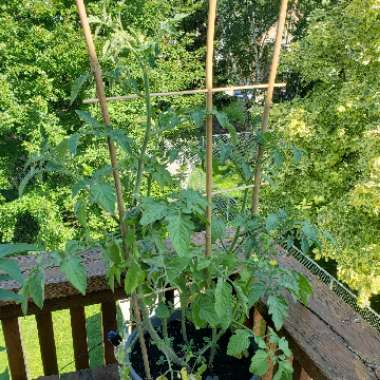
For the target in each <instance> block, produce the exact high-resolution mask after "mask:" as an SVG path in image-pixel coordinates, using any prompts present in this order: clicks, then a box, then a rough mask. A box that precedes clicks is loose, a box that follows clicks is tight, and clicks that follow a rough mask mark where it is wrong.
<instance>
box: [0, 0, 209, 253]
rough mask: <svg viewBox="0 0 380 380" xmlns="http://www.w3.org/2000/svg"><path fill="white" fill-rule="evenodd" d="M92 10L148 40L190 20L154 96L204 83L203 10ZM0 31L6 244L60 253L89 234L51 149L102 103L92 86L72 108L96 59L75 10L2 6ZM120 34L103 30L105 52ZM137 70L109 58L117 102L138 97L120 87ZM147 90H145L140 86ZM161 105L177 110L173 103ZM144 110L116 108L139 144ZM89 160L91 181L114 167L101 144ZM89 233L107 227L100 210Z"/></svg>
mask: <svg viewBox="0 0 380 380" xmlns="http://www.w3.org/2000/svg"><path fill="white" fill-rule="evenodd" d="M88 6H89V12H90V13H91V14H92V15H95V16H99V17H100V18H101V19H102V20H105V21H106V20H107V17H108V20H111V18H115V17H116V16H120V18H121V20H122V22H123V23H124V24H125V25H128V26H129V27H131V28H132V27H133V28H137V29H139V30H142V31H144V32H145V33H146V34H147V35H148V36H154V35H155V34H156V33H157V31H158V30H159V29H160V28H161V26H162V24H163V23H164V21H166V20H167V19H172V18H175V15H177V14H178V13H185V14H186V13H188V14H189V16H188V17H184V18H179V19H178V23H177V24H176V26H175V28H176V29H178V31H179V33H178V34H177V37H176V38H175V39H167V40H165V39H164V38H163V40H162V46H163V51H162V54H161V59H160V60H159V61H158V64H157V69H156V71H155V78H153V80H152V82H153V83H152V89H153V90H161V89H162V90H165V89H170V90H176V89H183V88H187V87H194V86H196V85H197V83H198V81H200V80H202V77H203V70H202V66H201V65H199V58H200V57H202V54H203V52H202V51H201V50H199V49H198V48H197V47H196V46H195V45H194V43H193V42H194V41H195V38H196V36H195V31H196V30H197V28H199V27H200V25H199V20H197V22H194V20H193V18H192V14H194V13H196V12H199V11H200V10H201V8H202V6H203V5H202V2H200V1H175V2H171V3H169V2H166V1H162V0H154V1H150V2H149V4H148V3H146V2H144V1H135V2H128V3H121V2H118V3H115V2H112V1H108V0H102V1H88ZM103 16H107V17H103ZM93 21H95V20H93ZM0 23H1V28H0V39H1V41H2V46H1V52H0V56H1V62H0V77H1V84H0V87H1V88H0V90H1V93H2V96H1V99H0V121H1V122H0V152H1V153H0V220H1V221H0V241H3V242H8V241H25V240H26V237H27V240H28V241H30V242H35V241H37V240H44V241H46V242H47V248H50V249H53V248H56V247H57V246H60V245H61V244H62V242H63V241H65V240H66V239H67V238H70V237H71V238H75V237H78V235H80V234H81V231H80V229H78V228H77V227H78V224H77V222H76V217H75V215H74V210H73V204H72V203H71V202H70V201H69V197H68V195H69V192H70V191H71V190H70V185H71V184H72V183H73V181H74V179H73V178H72V175H71V173H69V172H65V173H63V172H62V173H61V174H59V175H58V174H52V173H51V172H49V170H48V169H49V168H47V167H46V165H45V164H44V163H45V161H44V160H42V159H41V158H42V157H43V156H44V155H46V154H48V153H49V151H48V149H47V147H48V146H58V145H59V144H60V143H61V141H62V140H63V139H64V138H65V137H67V136H70V135H71V134H72V133H74V132H76V131H77V130H79V129H80V128H81V124H82V122H81V120H80V119H79V118H78V117H77V116H76V115H75V113H74V112H73V111H74V110H75V109H76V108H78V107H79V106H80V103H81V99H83V97H85V96H87V97H90V96H94V94H95V91H94V85H93V84H92V83H91V82H87V83H86V84H85V85H84V87H83V88H82V92H81V94H80V96H79V97H78V100H76V101H75V102H74V103H73V104H71V102H70V98H71V89H72V85H73V83H74V81H75V79H76V78H78V77H79V76H80V75H83V74H85V73H87V72H88V58H87V55H86V50H85V47H84V42H83V38H82V35H81V33H80V31H79V30H80V29H79V20H78V16H77V12H76V8H75V4H74V3H72V2H71V1H61V2H55V1H42V0H34V1H24V2H22V3H20V2H18V1H13V0H12V1H7V2H6V3H4V4H2V5H1V6H0ZM110 33H111V30H110V29H107V28H102V30H101V32H100V33H99V34H98V36H97V45H98V49H99V50H100V51H101V49H102V48H103V45H104V43H105V41H106V40H107V38H108V37H109V35H110ZM130 64H131V65H130V67H128V71H129V72H128V73H126V72H122V73H120V71H118V70H115V67H114V66H113V65H112V62H110V61H109V57H102V65H103V67H104V71H105V77H106V82H107V89H108V90H109V94H111V92H112V94H114V95H116V94H121V93H123V94H124V93H125V92H126V91H135V90H136V88H134V87H133V86H129V87H128V86H127V88H124V87H121V86H120V85H118V84H116V83H117V79H118V75H121V74H122V75H126V74H128V75H129V76H130V78H131V79H133V78H134V77H136V76H137V75H136V74H134V73H136V70H137V69H138V66H137V63H136V61H132V62H130ZM111 68H112V69H111ZM130 83H131V84H132V81H131V82H130ZM139 86H140V87H139ZM140 88H141V83H137V89H138V90H139V89H140ZM197 99H199V98H192V99H183V100H176V101H175V102H174V106H177V107H186V105H187V104H192V103H194V102H196V101H197ZM158 105H159V106H160V107H168V105H167V104H165V102H161V103H159V104H158ZM142 107H143V104H142V102H141V101H135V102H130V103H123V104H121V103H119V104H113V105H112V107H111V117H112V120H113V122H115V125H116V126H123V128H124V129H125V130H128V131H129V132H131V133H132V134H134V135H137V136H139V134H141V128H139V127H138V126H140V124H141V123H140V121H139V120H138V119H139V116H138V111H140V110H141V109H142ZM81 108H82V109H95V107H88V106H87V107H84V106H81ZM139 131H140V132H139ZM81 153H82V154H81V155H80V158H79V159H78V160H77V162H76V164H77V165H78V166H80V167H81V171H82V174H83V175H87V176H90V175H92V174H93V173H94V172H95V171H96V169H99V168H100V167H102V165H104V164H105V159H106V150H98V149H95V146H94V144H93V143H92V142H91V139H88V141H87V145H86V147H85V148H83V150H82V151H81ZM35 172H38V173H39V174H38V175H37V176H34V177H33V179H31V180H30V181H29V182H27V181H24V182H23V181H22V179H23V178H24V177H25V175H26V174H27V178H28V173H29V174H30V177H32V174H35ZM20 185H21V187H24V195H23V197H22V198H19V197H18V188H19V187H20ZM32 185H33V186H32ZM21 221H22V222H23V223H21ZM89 223H90V225H91V226H92V231H93V233H94V234H96V231H97V229H98V226H99V225H102V224H103V223H104V218H102V213H101V211H100V210H99V209H96V208H95V209H93V210H92V216H91V218H90V221H89ZM110 228H112V226H110Z"/></svg>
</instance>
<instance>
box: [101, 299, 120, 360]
mask: <svg viewBox="0 0 380 380" xmlns="http://www.w3.org/2000/svg"><path fill="white" fill-rule="evenodd" d="M101 310H102V325H103V339H104V360H105V363H106V364H113V363H117V360H116V358H115V352H114V347H113V345H112V344H111V343H110V342H109V341H108V340H107V333H108V332H109V331H110V330H116V329H117V322H116V303H115V301H112V302H104V303H102V304H101Z"/></svg>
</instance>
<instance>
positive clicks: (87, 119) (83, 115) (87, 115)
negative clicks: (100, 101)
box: [75, 110, 103, 129]
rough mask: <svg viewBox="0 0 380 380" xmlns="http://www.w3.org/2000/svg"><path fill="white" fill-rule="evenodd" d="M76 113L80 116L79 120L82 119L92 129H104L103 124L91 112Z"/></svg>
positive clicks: (78, 111)
mask: <svg viewBox="0 0 380 380" xmlns="http://www.w3.org/2000/svg"><path fill="white" fill-rule="evenodd" d="M75 112H76V114H77V115H78V117H79V119H81V120H82V121H83V122H84V123H86V124H88V125H89V126H91V127H92V128H95V129H97V128H102V127H103V124H102V123H100V122H99V121H98V120H96V119H95V118H94V117H93V116H92V115H91V114H90V113H89V112H87V111H81V110H76V111H75Z"/></svg>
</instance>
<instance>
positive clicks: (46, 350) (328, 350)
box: [0, 251, 380, 380]
mask: <svg viewBox="0 0 380 380" xmlns="http://www.w3.org/2000/svg"><path fill="white" fill-rule="evenodd" d="M82 259H83V263H84V264H85V266H86V270H87V275H88V287H87V294H86V296H82V295H79V294H78V293H77V291H76V290H75V289H74V288H73V287H72V286H71V285H70V284H69V283H68V282H67V281H66V280H65V277H64V275H63V274H62V273H61V272H60V271H59V270H58V268H50V269H48V270H47V272H46V289H45V297H46V300H45V304H44V307H43V309H42V310H40V309H38V307H36V306H35V305H34V304H33V303H30V305H29V311H28V313H29V314H34V315H35V318H36V322H37V328H38V337H39V344H40V349H41V359H42V364H43V370H44V375H45V376H49V375H56V374H57V373H58V365H57V355H56V346H55V339H54V330H53V323H52V312H53V311H55V310H62V309H69V310H70V316H71V328H72V337H73V348H74V359H75V367H76V370H77V371H80V370H83V369H86V368H88V367H89V356H88V345H87V336H86V321H85V313H84V307H85V306H87V305H93V304H100V305H101V314H102V329H103V335H104V364H105V365H112V364H114V363H116V360H115V357H114V353H113V347H112V345H111V344H110V343H108V342H107V340H106V339H105V334H106V333H107V332H108V331H109V330H113V329H116V300H118V299H121V298H124V297H125V295H124V293H123V290H122V289H116V290H115V292H114V293H112V292H111V291H110V290H109V289H108V287H107V284H106V281H105V267H104V264H103V261H102V259H101V255H100V253H99V252H97V251H91V252H86V253H83V254H82ZM19 260H20V261H21V264H22V267H23V270H24V271H26V272H27V271H28V270H29V269H30V268H31V267H33V265H34V263H35V261H34V258H33V257H23V258H20V259H19ZM278 260H279V263H280V265H281V266H283V267H287V268H293V269H296V270H298V271H300V272H303V273H305V274H306V276H307V277H308V278H309V279H310V281H311V283H312V286H313V296H312V297H311V300H310V302H309V305H308V306H307V307H306V306H304V305H302V304H300V303H291V306H290V310H289V317H288V319H287V321H286V323H285V326H284V329H283V331H282V334H284V335H285V336H286V337H287V338H288V340H289V342H290V345H291V348H292V351H293V353H294V359H293V364H294V368H295V374H294V379H303V380H305V379H331V380H338V379H344V380H350V379H352V380H355V379H359V380H366V379H380V334H379V332H378V331H376V330H375V329H373V328H372V327H370V326H369V325H368V324H367V323H366V322H365V321H363V319H362V318H361V317H360V316H359V315H358V314H357V313H356V312H355V311H353V310H352V309H351V308H350V306H348V305H346V304H345V303H344V302H343V301H342V300H341V299H340V298H338V297H337V296H336V294H335V293H334V292H332V291H331V290H330V289H329V288H328V287H327V286H326V285H324V284H323V283H321V282H320V281H319V279H318V278H316V277H315V276H313V275H312V274H311V273H310V272H308V271H307V270H306V269H305V268H304V267H303V266H302V265H301V264H299V263H298V262H297V261H296V260H295V259H294V258H292V257H290V256H287V255H285V254H281V255H279V257H278ZM0 286H1V287H2V288H8V289H11V288H16V284H15V283H11V282H4V283H0ZM21 315H22V313H21V309H20V307H19V306H18V305H15V304H13V303H6V302H2V303H0V320H1V323H2V328H3V333H4V338H5V343H6V349H7V355H8V363H9V369H10V372H11V375H12V379H13V380H25V379H27V378H28V376H27V371H26V366H25V359H24V352H23V344H22V336H21V334H20V329H19V324H18V318H19V317H20V316H21ZM266 320H268V319H267V318H266V308H265V305H264V304H262V305H261V306H259V307H258V308H257V309H256V310H254V311H253V312H252V318H251V321H250V322H251V323H252V326H253V329H254V330H255V332H256V333H259V332H260V331H261V332H264V331H265V329H266V328H268V326H267V323H266V322H265V321H266ZM105 371H106V372H105ZM83 373H84V372H83V371H82V374H81V377H80V378H81V379H83V378H85V377H84V376H83ZM272 375H273V368H272V370H271V371H270V372H269V373H268V374H267V375H266V376H265V377H263V379H264V380H269V379H271V378H272ZM75 376H76V375H73V376H72V377H70V379H77V378H78V379H79V377H75ZM55 378H57V377H56V376H52V377H49V379H55ZM89 378H99V379H102V378H107V380H111V379H113V378H115V379H116V378H117V367H116V366H115V365H114V366H111V367H105V368H104V369H98V370H94V371H93V372H92V373H91V376H89ZM242 380H244V379H242Z"/></svg>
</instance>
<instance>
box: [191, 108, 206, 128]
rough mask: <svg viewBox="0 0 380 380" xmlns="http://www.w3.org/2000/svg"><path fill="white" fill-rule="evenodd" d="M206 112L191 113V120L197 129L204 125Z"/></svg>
mask: <svg viewBox="0 0 380 380" xmlns="http://www.w3.org/2000/svg"><path fill="white" fill-rule="evenodd" d="M205 117H206V111H205V110H203V109H202V110H198V111H194V112H192V113H191V119H192V120H193V122H194V124H195V125H196V126H197V127H198V128H203V126H204V123H205Z"/></svg>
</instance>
